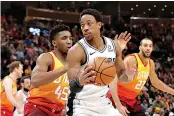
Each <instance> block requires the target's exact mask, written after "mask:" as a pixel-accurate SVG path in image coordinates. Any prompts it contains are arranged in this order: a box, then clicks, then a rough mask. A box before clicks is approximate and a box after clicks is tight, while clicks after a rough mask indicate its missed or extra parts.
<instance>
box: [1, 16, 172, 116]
mask: <svg viewBox="0 0 174 116" xmlns="http://www.w3.org/2000/svg"><path fill="white" fill-rule="evenodd" d="M34 22H37V24H39V25H37V27H39V26H42V27H43V26H44V27H47V29H48V31H49V29H50V28H51V27H52V26H53V25H56V24H58V23H60V22H48V21H47V22H42V21H39V20H37V21H36V20H35V21H34ZM30 23H32V22H30ZM69 25H70V27H71V32H72V35H73V37H74V43H75V42H76V41H78V40H79V39H80V38H82V37H83V35H82V34H81V31H80V27H79V25H78V24H77V25H76V24H69ZM122 31H129V32H131V34H132V39H131V41H130V42H129V43H128V45H127V48H128V49H126V50H125V51H124V54H125V55H127V54H130V53H133V52H138V46H139V42H140V40H141V39H143V38H145V37H148V38H152V39H153V41H154V51H153V53H152V59H153V60H154V61H155V64H156V71H157V74H158V77H159V78H160V80H161V81H163V82H165V83H166V84H167V85H169V86H170V87H172V88H174V57H173V55H174V52H173V51H174V29H172V27H171V25H170V24H158V23H155V24H153V25H149V24H148V23H144V24H141V25H130V24H126V23H124V20H123V19H122V20H121V21H120V22H119V23H118V25H116V26H115V27H114V26H112V27H111V26H109V25H106V26H104V27H103V32H102V34H103V35H104V36H107V37H110V38H113V39H114V36H115V35H116V34H119V33H120V32H122ZM51 50H52V46H51V43H50V42H49V37H48V35H44V34H38V35H37V34H34V33H31V32H30V31H29V25H28V23H27V22H25V21H23V23H18V22H17V21H16V19H14V18H13V16H12V15H8V16H6V15H1V79H2V78H3V77H4V76H6V75H8V73H9V72H8V69H7V67H6V66H7V65H8V64H9V63H11V62H12V61H15V60H20V61H21V62H22V63H23V64H24V69H23V70H24V74H23V76H30V75H31V71H32V69H33V67H34V66H35V64H36V59H37V57H38V56H39V55H40V54H41V53H43V52H48V51H51ZM137 100H138V101H139V103H140V104H141V105H142V107H143V110H144V111H145V112H146V114H147V115H152V116H162V115H166V116H168V115H169V114H170V115H171V116H173V115H174V114H173V115H172V111H173V113H174V97H172V96H171V95H168V94H167V93H163V92H161V91H160V90H157V89H155V88H154V87H152V86H151V84H150V81H148V82H147V83H146V86H145V87H144V88H143V91H142V92H141V95H140V96H138V97H137Z"/></svg>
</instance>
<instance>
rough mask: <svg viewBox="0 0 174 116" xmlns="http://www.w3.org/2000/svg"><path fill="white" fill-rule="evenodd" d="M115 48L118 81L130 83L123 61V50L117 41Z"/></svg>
mask: <svg viewBox="0 0 174 116" xmlns="http://www.w3.org/2000/svg"><path fill="white" fill-rule="evenodd" d="M115 46H116V61H115V66H116V71H117V76H118V80H120V81H123V82H128V76H127V75H126V68H125V65H124V62H123V59H122V50H121V48H120V46H119V45H118V42H117V40H115Z"/></svg>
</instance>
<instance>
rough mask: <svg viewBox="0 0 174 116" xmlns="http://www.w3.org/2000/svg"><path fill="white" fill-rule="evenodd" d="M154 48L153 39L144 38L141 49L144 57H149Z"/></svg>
mask: <svg viewBox="0 0 174 116" xmlns="http://www.w3.org/2000/svg"><path fill="white" fill-rule="evenodd" d="M152 50H153V43H152V41H151V40H143V41H142V45H141V46H140V51H141V53H142V54H143V56H144V57H146V58H149V57H150V55H151V53H152Z"/></svg>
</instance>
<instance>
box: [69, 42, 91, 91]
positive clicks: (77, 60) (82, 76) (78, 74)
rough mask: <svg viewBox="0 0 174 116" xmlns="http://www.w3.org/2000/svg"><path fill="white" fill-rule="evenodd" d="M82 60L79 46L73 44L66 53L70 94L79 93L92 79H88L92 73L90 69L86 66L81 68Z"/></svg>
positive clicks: (81, 51) (81, 49) (82, 52)
mask: <svg viewBox="0 0 174 116" xmlns="http://www.w3.org/2000/svg"><path fill="white" fill-rule="evenodd" d="M84 59H86V56H85V52H84V50H83V48H82V47H81V46H80V45H79V44H75V45H74V46H73V47H72V48H71V49H70V50H69V51H68V56H67V60H68V78H69V81H70V83H69V85H70V91H71V92H74V93H77V92H80V91H81V90H82V88H83V85H86V84H88V83H90V80H91V79H92V78H93V77H92V78H88V77H91V75H92V74H93V73H94V72H92V71H91V69H92V67H90V66H88V65H86V66H84V67H81V63H82V62H84V61H83V60H84Z"/></svg>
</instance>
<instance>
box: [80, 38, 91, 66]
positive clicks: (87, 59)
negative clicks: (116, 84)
mask: <svg viewBox="0 0 174 116" xmlns="http://www.w3.org/2000/svg"><path fill="white" fill-rule="evenodd" d="M78 43H79V45H81V46H82V48H83V49H84V51H85V54H86V60H85V62H83V63H81V66H83V65H84V64H86V63H87V62H89V56H88V52H87V49H86V48H85V46H84V45H83V44H82V43H81V42H80V41H79V42H78Z"/></svg>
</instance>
